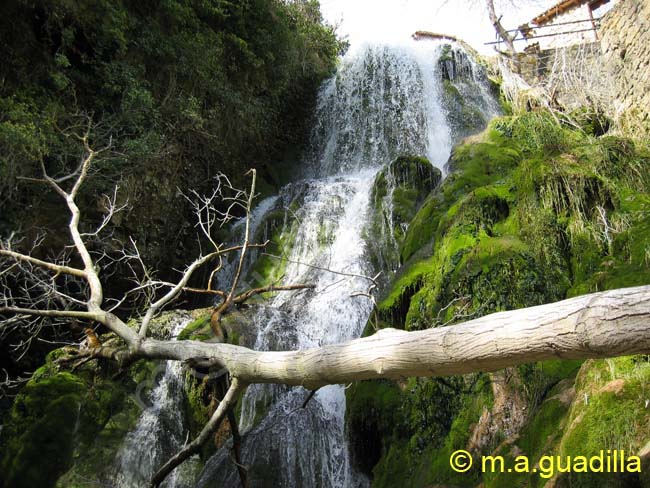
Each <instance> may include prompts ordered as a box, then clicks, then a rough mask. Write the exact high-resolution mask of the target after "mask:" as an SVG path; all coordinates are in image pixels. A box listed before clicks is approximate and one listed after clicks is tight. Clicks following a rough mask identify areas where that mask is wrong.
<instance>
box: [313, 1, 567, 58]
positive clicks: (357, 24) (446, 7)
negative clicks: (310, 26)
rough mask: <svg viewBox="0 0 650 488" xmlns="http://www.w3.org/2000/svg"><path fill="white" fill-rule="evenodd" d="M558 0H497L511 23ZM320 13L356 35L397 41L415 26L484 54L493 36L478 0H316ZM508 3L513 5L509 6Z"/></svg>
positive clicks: (342, 31)
mask: <svg viewBox="0 0 650 488" xmlns="http://www.w3.org/2000/svg"><path fill="white" fill-rule="evenodd" d="M557 2H558V0H502V1H499V0H496V1H495V4H496V5H497V13H498V15H501V14H502V15H503V19H502V23H503V24H504V25H505V26H506V28H508V29H514V28H516V27H517V26H519V25H520V24H523V23H524V22H528V21H529V20H531V19H532V18H533V17H535V16H536V15H537V14H539V13H541V12H543V11H544V10H546V9H547V8H549V7H551V6H553V5H555V4H556V3H557ZM320 3H321V9H322V12H323V15H324V16H325V18H326V19H327V20H328V21H329V22H330V23H332V24H340V27H339V32H340V34H343V35H347V36H348V39H349V41H350V42H351V43H352V44H353V45H354V44H356V43H358V42H359V41H364V40H369V41H377V40H382V41H389V42H392V41H399V40H400V39H408V38H409V37H410V36H411V34H413V33H414V32H415V31H417V30H426V31H432V32H436V33H440V34H451V35H453V36H456V37H459V38H461V39H463V40H464V41H466V42H468V43H469V44H471V45H472V46H473V47H474V48H475V49H477V50H478V51H479V52H481V53H484V54H490V53H491V52H493V49H492V47H491V46H484V45H483V43H484V42H488V41H492V40H494V39H495V34H494V29H493V27H492V25H491V24H490V21H489V19H488V17H487V13H486V12H485V9H484V7H483V0H320ZM513 4H515V5H517V7H513Z"/></svg>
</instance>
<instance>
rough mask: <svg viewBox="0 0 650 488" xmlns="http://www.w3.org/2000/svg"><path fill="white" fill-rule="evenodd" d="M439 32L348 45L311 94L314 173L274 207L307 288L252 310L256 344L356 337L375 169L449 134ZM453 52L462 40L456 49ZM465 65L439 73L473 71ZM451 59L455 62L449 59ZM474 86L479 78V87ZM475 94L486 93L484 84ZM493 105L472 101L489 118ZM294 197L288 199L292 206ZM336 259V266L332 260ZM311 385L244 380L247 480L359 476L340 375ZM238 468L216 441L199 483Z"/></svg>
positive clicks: (434, 153) (295, 276)
mask: <svg viewBox="0 0 650 488" xmlns="http://www.w3.org/2000/svg"><path fill="white" fill-rule="evenodd" d="M446 49H449V48H444V49H443V47H442V45H441V44H438V43H430V42H429V43H420V44H418V43H415V42H412V43H409V44H406V45H401V46H370V45H368V46H365V47H363V48H360V49H358V50H356V51H355V52H353V53H349V54H348V55H347V56H346V57H345V58H344V59H343V61H342V64H341V66H340V68H339V70H338V73H337V75H336V76H335V77H334V78H332V79H330V80H329V81H327V82H326V83H325V84H324V86H323V88H322V89H321V93H320V96H319V102H318V106H317V113H316V125H315V128H314V131H313V144H312V153H311V157H310V158H309V163H310V164H309V171H310V172H311V175H309V176H311V178H310V179H306V180H303V181H300V182H297V183H294V184H291V185H288V186H287V187H285V188H284V189H283V190H282V192H281V194H280V197H279V198H278V200H277V201H276V202H275V205H274V206H273V208H271V210H272V211H276V212H277V210H278V209H283V208H284V209H288V208H292V209H293V210H291V213H292V215H291V218H290V219H285V223H284V227H285V228H284V232H285V234H287V235H291V239H290V241H291V246H290V249H288V250H287V254H288V258H287V260H286V268H285V269H284V280H283V281H284V282H285V283H313V284H315V285H316V289H315V290H314V291H302V292H292V293H290V292H282V293H280V294H278V295H277V296H276V297H275V298H274V299H273V300H272V302H271V303H270V307H267V308H264V309H263V310H262V311H261V312H260V313H259V315H258V316H257V319H256V325H257V327H258V330H259V333H258V337H257V342H256V349H259V350H287V349H306V348H310V347H318V346H320V345H323V344H327V343H336V342H342V341H345V340H349V339H352V338H355V337H358V336H359V335H360V334H361V332H362V330H363V328H364V326H365V324H366V322H367V320H368V317H369V314H370V312H371V309H372V307H371V303H370V300H369V299H368V298H367V297H366V296H363V295H362V294H359V293H358V292H364V291H366V290H367V289H368V288H369V285H370V283H369V281H368V280H367V279H365V278H363V277H361V276H362V275H363V276H370V275H372V274H373V273H374V271H375V270H373V269H371V265H370V263H369V260H368V257H367V250H366V243H365V241H364V238H363V234H364V229H365V228H366V225H367V221H368V213H369V211H370V208H369V198H370V194H371V189H372V184H373V181H374V178H375V175H376V173H377V171H379V170H380V169H381V168H382V167H383V166H385V165H386V164H387V163H389V162H390V161H391V160H393V159H394V158H395V157H397V156H398V155H401V154H420V155H424V156H426V157H427V158H428V159H429V160H430V161H431V162H432V164H434V165H435V166H437V167H438V168H440V169H441V170H442V169H443V165H444V164H445V163H446V161H447V159H448V158H449V154H450V150H451V144H452V140H453V138H454V137H455V134H454V133H453V130H452V128H450V125H449V123H448V121H447V111H446V109H445V100H444V96H443V95H444V94H443V79H442V75H443V69H444V68H443V67H447V69H449V63H447V62H446V61H447V60H442V59H441V55H443V54H444V53H445V52H447V51H446ZM453 52H454V53H457V52H460V51H459V50H454V51H453ZM463 59H464V60H466V61H467V65H463V66H461V70H460V71H461V72H460V73H456V72H455V73H453V75H452V77H450V78H451V79H449V80H448V81H449V82H450V83H454V82H456V81H462V83H464V84H465V85H464V86H463V88H464V89H465V88H466V87H467V86H470V85H471V83H475V82H476V81H477V77H476V75H475V73H476V72H478V68H477V67H476V66H475V65H474V64H473V63H472V62H470V61H469V59H468V58H467V57H465V58H463ZM453 66H456V64H453ZM481 90H485V89H484V88H481ZM473 96H474V98H476V99H480V100H483V99H484V98H485V97H484V95H483V93H481V94H479V95H476V94H473ZM493 107H494V105H491V104H490V103H488V102H485V103H482V104H481V105H479V106H478V107H477V110H480V111H482V112H483V113H484V114H485V116H486V119H487V118H489V117H490V116H491V115H492V113H491V111H492V110H494V111H496V110H495V109H493ZM296 208H297V209H296ZM332 271H334V272H332ZM308 396H309V392H308V391H306V390H304V389H302V388H288V387H281V386H273V385H253V386H251V387H249V389H248V391H247V392H246V394H245V396H244V400H243V408H242V414H241V419H240V429H241V430H242V432H244V447H243V454H242V458H243V462H244V464H246V465H247V466H249V476H248V481H249V484H250V485H251V486H282V487H293V486H319V487H320V486H323V487H330V486H335V487H340V486H366V485H368V480H367V479H365V477H364V476H362V475H360V474H358V473H356V472H355V470H354V468H353V466H352V463H351V461H350V457H349V451H348V446H347V441H346V437H345V423H344V413H345V393H344V387H343V386H340V385H333V386H328V387H325V388H322V389H320V390H318V391H317V392H316V394H315V395H314V397H313V398H312V399H311V400H310V401H309V402H308V403H307V404H306V405H304V402H305V400H306V399H307V398H308ZM238 483H239V479H238V474H237V472H236V470H235V468H234V466H233V463H232V462H231V460H230V458H229V452H228V449H222V450H221V451H220V452H218V453H217V454H216V455H215V456H214V457H213V458H212V459H210V460H209V461H208V463H207V464H206V467H205V468H204V471H203V473H202V475H201V477H200V480H199V482H198V486H199V487H206V488H207V487H208V486H227V487H228V486H238Z"/></svg>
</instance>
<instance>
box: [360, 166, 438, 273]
mask: <svg viewBox="0 0 650 488" xmlns="http://www.w3.org/2000/svg"><path fill="white" fill-rule="evenodd" d="M441 176H442V175H441V172H440V170H439V169H438V168H435V167H433V166H432V165H431V163H429V161H427V160H426V159H425V158H421V157H417V156H400V157H398V158H397V159H395V161H393V162H391V163H390V164H389V165H388V166H387V167H386V168H384V169H383V170H381V171H380V172H379V173H378V174H377V176H376V177H375V182H374V185H373V188H372V193H371V202H372V208H371V211H372V216H371V219H370V223H369V225H368V228H367V229H366V236H367V239H366V241H367V242H368V245H369V247H370V250H371V258H372V260H373V262H374V264H375V265H376V267H378V268H380V269H388V270H393V269H395V268H396V267H397V266H398V265H399V247H400V245H401V243H402V241H403V239H404V235H405V232H406V230H407V228H408V225H409V223H410V222H411V221H412V220H413V218H414V217H415V214H416V212H417V210H418V209H419V208H420V206H421V205H422V202H423V201H424V199H425V198H426V196H427V195H428V194H429V193H430V192H431V191H432V190H433V189H434V188H435V187H436V186H437V185H438V184H439V183H440V179H441Z"/></svg>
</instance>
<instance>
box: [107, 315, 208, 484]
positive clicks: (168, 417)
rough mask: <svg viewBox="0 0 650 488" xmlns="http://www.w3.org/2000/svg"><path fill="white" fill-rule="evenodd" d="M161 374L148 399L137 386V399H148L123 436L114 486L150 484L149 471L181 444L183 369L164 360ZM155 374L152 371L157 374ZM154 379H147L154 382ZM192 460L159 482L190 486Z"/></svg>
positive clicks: (178, 325)
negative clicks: (138, 417) (143, 408)
mask: <svg viewBox="0 0 650 488" xmlns="http://www.w3.org/2000/svg"><path fill="white" fill-rule="evenodd" d="M174 320H175V323H174V324H173V325H172V336H173V337H176V336H177V335H178V333H179V332H180V331H182V330H183V328H185V326H186V325H187V323H188V319H187V318H180V317H178V318H175V319H174ZM155 371H156V373H159V374H161V375H162V376H161V377H160V379H159V381H158V383H157V385H155V387H154V388H153V389H152V390H151V393H150V394H149V396H148V398H146V396H147V395H146V392H144V391H141V390H140V389H138V392H137V396H138V398H137V401H138V402H141V403H142V402H150V403H151V406H149V407H148V408H145V410H143V412H142V415H141V416H140V419H139V420H138V423H137V425H136V427H135V428H134V429H133V430H132V431H131V432H130V433H129V434H128V435H127V437H126V439H125V440H124V444H123V445H122V447H121V448H120V451H119V452H118V455H117V458H116V460H115V469H114V471H115V474H114V476H113V480H112V484H111V486H113V487H114V488H134V487H140V486H150V484H151V477H152V476H153V474H154V473H155V472H156V471H157V470H158V469H159V468H160V466H162V464H163V463H165V462H166V461H167V459H169V458H170V457H171V456H173V455H174V454H175V453H176V452H178V451H179V450H180V449H181V448H182V447H183V444H184V443H185V439H186V435H187V434H186V428H185V426H184V425H183V417H182V415H181V414H180V411H181V410H180V409H181V405H182V402H183V398H184V397H183V371H182V364H181V363H179V362H178V361H165V362H164V363H162V364H161V366H160V367H159V368H157V369H156V370H155ZM159 374H154V376H155V377H158V376H159ZM155 379H157V378H151V380H152V381H154V380H155ZM195 462H196V460H194V459H192V460H190V461H188V464H187V465H186V466H182V467H181V468H179V469H176V470H174V471H173V472H172V473H171V474H170V476H169V477H168V478H167V479H166V480H165V482H164V483H163V484H162V485H161V486H162V487H163V488H191V487H192V486H194V483H193V475H192V471H193V467H194V466H192V465H193V464H194V463H195Z"/></svg>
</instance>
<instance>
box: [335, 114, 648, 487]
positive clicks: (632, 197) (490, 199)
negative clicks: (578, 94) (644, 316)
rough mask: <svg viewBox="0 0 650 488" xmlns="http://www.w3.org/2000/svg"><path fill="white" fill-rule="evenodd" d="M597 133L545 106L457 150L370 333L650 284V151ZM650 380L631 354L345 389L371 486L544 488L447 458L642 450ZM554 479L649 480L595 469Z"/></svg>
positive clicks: (419, 219) (536, 479)
mask: <svg viewBox="0 0 650 488" xmlns="http://www.w3.org/2000/svg"><path fill="white" fill-rule="evenodd" d="M592 119H593V118H590V117H586V118H585V120H587V122H590V121H591V122H593V120H592ZM596 125H598V124H596ZM594 127H595V125H594V124H592V123H586V124H584V126H583V127H576V126H575V125H572V124H567V123H563V122H561V121H560V120H558V119H557V118H556V117H555V116H554V115H552V114H551V113H549V112H547V111H544V110H536V111H530V112H526V113H523V114H518V115H515V116H507V117H499V118H497V119H495V120H493V121H492V122H491V124H490V125H489V127H488V129H487V130H486V131H485V132H484V133H483V134H482V135H481V136H478V137H473V138H471V139H470V140H468V141H466V142H465V143H463V144H461V145H459V146H457V147H456V148H455V150H454V153H453V155H452V158H451V160H450V163H449V168H450V171H451V172H450V174H449V176H448V177H447V178H446V179H445V181H444V182H443V183H442V185H441V186H440V187H438V188H437V189H436V190H434V191H433V192H432V193H431V194H430V195H429V197H428V198H427V199H426V200H425V202H424V203H423V204H422V206H421V207H420V209H419V211H418V212H417V214H416V215H415V217H414V218H413V219H412V220H411V222H410V224H409V226H408V229H407V231H406V234H405V236H404V237H403V239H402V240H401V246H400V256H401V259H402V260H403V262H405V265H404V266H403V267H402V268H401V269H400V271H399V273H398V274H397V276H396V277H395V279H394V280H393V281H392V283H391V284H390V286H388V287H387V290H386V292H385V293H384V297H383V300H382V301H380V303H379V304H378V308H377V313H376V316H375V317H374V319H373V320H371V321H370V323H369V325H368V328H367V333H371V332H373V331H374V329H375V328H376V327H385V326H391V327H397V328H405V329H407V330H417V329H421V328H424V327H430V326H449V327H453V324H454V323H457V322H462V321H464V320H467V319H469V318H474V317H479V316H481V315H486V314H488V313H492V312H497V311H502V310H512V309H516V308H522V307H527V306H532V305H538V304H542V303H550V302H554V301H557V300H561V299H563V298H566V297H571V296H576V295H581V294H584V293H590V292H594V291H599V290H606V289H612V288H619V287H625V286H634V285H642V284H647V283H648V282H650V223H649V221H648V218H647V216H648V215H650V152H649V151H648V149H647V147H645V146H644V145H643V144H642V143H640V142H636V143H634V142H632V141H631V140H629V139H627V138H624V137H615V136H610V135H602V134H601V131H600V130H596V131H595V132H594ZM648 380H650V364H649V363H648V358H646V357H633V358H619V359H611V360H603V361H587V362H584V363H581V362H576V361H551V362H545V363H536V364H528V365H524V366H521V367H517V368H510V369H508V370H506V371H501V372H498V373H493V374H489V375H487V374H479V375H470V376H468V377H464V378H450V379H446V380H440V379H422V378H420V379H409V380H405V381H403V382H391V381H385V380H384V381H367V382H361V383H359V384H356V385H353V386H352V387H351V388H350V389H349V390H348V399H349V402H348V414H349V423H350V427H351V435H352V440H353V445H354V446H355V453H356V458H357V462H358V464H359V465H360V466H362V467H363V468H364V469H365V470H366V472H367V473H368V474H370V475H372V476H373V478H374V481H373V486H396V485H397V484H400V485H405V486H414V487H417V486H431V485H438V484H444V485H454V486H455V485H459V486H466V485H467V484H468V483H469V484H477V483H479V482H481V481H482V482H483V483H485V486H495V487H500V486H542V485H543V484H544V483H545V482H546V481H547V479H545V478H542V477H540V476H539V474H532V473H530V474H518V475H514V474H509V473H504V474H501V475H491V476H488V475H486V476H484V477H481V475H480V473H479V470H472V471H470V472H468V473H463V474H458V473H455V472H454V471H452V470H451V468H450V466H449V456H450V454H451V453H452V452H453V451H455V450H457V449H467V450H469V451H471V452H473V453H474V454H477V455H478V454H480V453H482V454H490V453H498V454H501V455H503V456H504V457H505V458H506V460H509V462H510V463H511V464H510V466H512V460H513V459H514V457H515V456H516V455H519V454H526V455H528V456H530V457H531V465H532V464H534V463H535V462H537V460H538V459H539V457H540V456H542V455H544V454H552V455H564V456H566V455H572V456H576V455H585V456H591V455H594V454H598V452H599V451H600V450H601V449H624V450H625V451H626V452H627V453H633V454H636V453H638V452H639V451H641V450H643V449H644V446H646V443H647V442H648V441H649V440H650V438H649V437H648V432H647V425H648V421H649V420H650V418H649V416H648V410H647V408H646V396H647V393H646V391H645V385H646V383H647V381H648ZM574 399H575V401H574ZM585 399H586V400H585ZM556 482H557V483H558V484H557V485H556V486H622V485H621V483H630V485H629V486H637V485H638V486H647V483H649V482H650V481H649V480H648V479H647V478H643V477H641V478H639V477H638V476H637V475H631V477H628V478H622V477H621V475H618V476H617V475H611V476H608V475H604V474H601V473H596V474H591V475H589V474H584V475H580V474H573V475H570V476H569V475H562V476H560V477H559V478H558V480H556ZM635 483H636V484H635ZM643 483H645V484H643ZM626 486H628V485H626Z"/></svg>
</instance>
